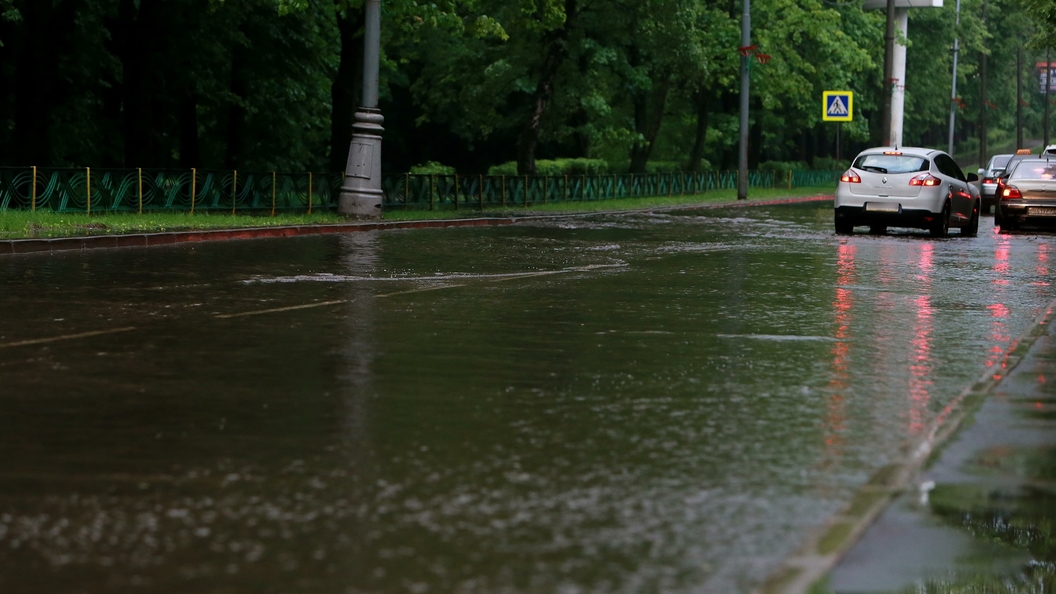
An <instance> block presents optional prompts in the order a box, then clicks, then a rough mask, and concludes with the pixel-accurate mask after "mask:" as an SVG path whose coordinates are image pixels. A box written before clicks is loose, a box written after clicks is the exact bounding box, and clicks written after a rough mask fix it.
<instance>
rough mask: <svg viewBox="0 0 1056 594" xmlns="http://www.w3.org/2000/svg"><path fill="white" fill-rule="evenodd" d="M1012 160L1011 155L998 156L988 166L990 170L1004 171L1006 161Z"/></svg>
mask: <svg viewBox="0 0 1056 594" xmlns="http://www.w3.org/2000/svg"><path fill="white" fill-rule="evenodd" d="M1011 158H1012V155H998V156H996V157H994V161H993V163H991V164H990V169H1004V168H1005V165H1008V160H1009V159H1011Z"/></svg>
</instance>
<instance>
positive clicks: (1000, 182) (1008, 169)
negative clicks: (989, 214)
mask: <svg viewBox="0 0 1056 594" xmlns="http://www.w3.org/2000/svg"><path fill="white" fill-rule="evenodd" d="M1033 156H1034V155H1032V154H1031V153H1030V149H1019V150H1017V151H1016V154H1014V155H1012V158H1011V159H1009V160H1008V163H1005V170H1004V171H1002V172H1001V173H999V174H997V176H996V177H995V178H994V183H996V184H997V195H998V196H999V197H1000V196H1001V192H1002V191H1004V189H1005V180H1006V179H1008V176H1009V175H1011V174H1012V170H1014V169H1015V168H1016V165H1019V162H1020V161H1022V160H1023V159H1030V158H1032V157H1033ZM995 212H996V211H995Z"/></svg>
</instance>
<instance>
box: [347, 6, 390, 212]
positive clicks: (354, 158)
mask: <svg viewBox="0 0 1056 594" xmlns="http://www.w3.org/2000/svg"><path fill="white" fill-rule="evenodd" d="M364 10H365V11H366V14H365V22H364V26H363V100H362V101H361V102H360V108H359V109H358V110H357V111H356V121H355V123H354V124H352V144H351V146H350V147H349V150H348V163H347V165H345V178H344V181H343V182H342V183H341V193H340V195H339V196H338V199H337V212H338V213H340V214H343V215H345V216H351V217H357V218H368V219H376V218H378V217H380V216H381V198H382V195H383V194H382V191H381V133H382V132H383V131H384V130H385V129H384V128H382V127H381V124H382V122H384V121H385V118H384V117H382V115H381V110H380V109H378V71H379V67H380V59H381V0H365V2H364Z"/></svg>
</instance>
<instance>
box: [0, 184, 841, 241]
mask: <svg viewBox="0 0 1056 594" xmlns="http://www.w3.org/2000/svg"><path fill="white" fill-rule="evenodd" d="M832 192H833V188H831V187H827V188H826V187H821V188H796V189H793V190H787V189H773V190H762V189H752V190H750V191H749V197H750V198H749V200H772V199H777V198H789V197H797V196H814V195H818V194H831V193H832ZM736 197H737V192H736V191H735V190H716V191H713V192H708V193H706V194H698V195H695V196H672V197H670V198H668V197H658V198H621V199H616V200H598V201H591V202H556V203H549V204H539V205H533V206H530V207H527V208H524V207H519V208H505V209H504V208H485V209H484V211H483V212H482V211H479V210H477V209H475V208H462V209H459V210H454V209H451V208H447V209H444V210H433V211H428V210H389V211H386V212H384V213H383V214H382V220H385V221H414V220H436V219H454V218H467V217H480V216H486V217H495V216H506V217H508V216H526V215H546V214H555V215H559V214H573V213H580V212H603V211H619V210H637V209H651V208H665V207H673V206H687V205H694V204H708V203H721V202H731V201H734V200H735V199H736ZM344 222H348V219H345V218H344V217H341V216H339V215H337V214H335V213H332V212H322V213H313V214H310V215H309V214H278V215H276V216H274V217H271V216H267V215H245V214H240V215H229V214H223V213H204V214H203V213H196V214H193V215H192V214H189V213H149V214H142V215H140V214H128V213H113V214H92V215H91V216H87V215H83V214H76V213H55V212H50V211H37V212H27V211H15V210H4V211H0V239H23V238H29V237H71V236H77V235H104V234H118V233H155V232H159V231H187V230H199V229H230V228H248V227H272V226H286V225H311V224H334V223H344Z"/></svg>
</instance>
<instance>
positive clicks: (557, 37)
mask: <svg viewBox="0 0 1056 594" xmlns="http://www.w3.org/2000/svg"><path fill="white" fill-rule="evenodd" d="M576 2H577V0H565V24H564V25H562V26H561V27H560V28H558V29H555V30H553V31H551V32H550V33H549V34H548V35H547V38H548V43H547V44H546V48H547V49H546V57H545V58H544V59H543V69H542V72H541V73H540V75H539V84H538V85H536V87H535V94H534V95H533V97H532V103H531V105H532V111H531V114H530V115H529V116H528V122H527V123H526V124H525V126H524V129H523V130H522V131H521V136H520V138H519V139H518V142H517V173H518V175H535V150H536V148H538V146H539V135H540V132H541V131H542V127H543V117H544V116H545V115H546V110H547V108H548V107H549V106H550V101H551V100H552V99H553V97H554V84H555V82H556V79H557V71H558V70H559V69H560V68H561V64H562V63H564V61H565V58H567V57H568V47H567V45H566V44H567V42H568V35H569V32H570V31H571V29H572V27H573V23H574V21H575V18H576Z"/></svg>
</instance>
